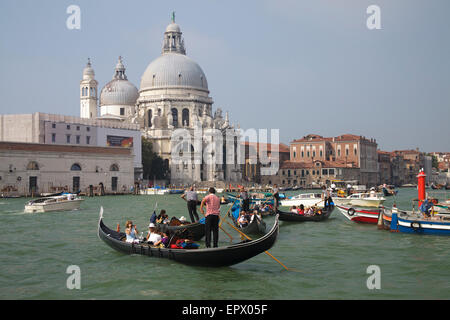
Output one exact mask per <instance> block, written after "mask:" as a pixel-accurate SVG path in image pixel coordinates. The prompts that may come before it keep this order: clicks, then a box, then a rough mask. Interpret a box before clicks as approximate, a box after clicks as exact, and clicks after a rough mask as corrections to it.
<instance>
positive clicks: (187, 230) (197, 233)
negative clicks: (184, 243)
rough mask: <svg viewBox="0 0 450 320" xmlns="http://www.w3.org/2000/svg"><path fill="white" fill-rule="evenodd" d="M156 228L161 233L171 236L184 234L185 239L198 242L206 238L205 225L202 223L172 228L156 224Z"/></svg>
mask: <svg viewBox="0 0 450 320" xmlns="http://www.w3.org/2000/svg"><path fill="white" fill-rule="evenodd" d="M156 228H157V230H158V231H161V232H169V233H170V234H174V233H178V234H180V233H182V234H183V238H186V239H191V240H194V241H198V240H200V239H201V238H203V237H204V236H205V225H204V224H203V223H200V222H195V223H190V224H184V225H179V226H170V225H168V224H161V223H156Z"/></svg>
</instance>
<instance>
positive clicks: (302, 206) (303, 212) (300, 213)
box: [297, 204, 305, 216]
mask: <svg viewBox="0 0 450 320" xmlns="http://www.w3.org/2000/svg"><path fill="white" fill-rule="evenodd" d="M297 213H298V214H299V215H301V216H304V215H305V206H304V205H303V204H300V206H299V207H298V209H297Z"/></svg>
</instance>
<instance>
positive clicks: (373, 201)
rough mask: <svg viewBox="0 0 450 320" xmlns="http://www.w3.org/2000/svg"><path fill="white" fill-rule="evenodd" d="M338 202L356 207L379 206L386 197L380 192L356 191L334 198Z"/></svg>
mask: <svg viewBox="0 0 450 320" xmlns="http://www.w3.org/2000/svg"><path fill="white" fill-rule="evenodd" d="M333 201H334V202H335V203H336V204H340V205H349V206H352V207H354V206H356V207H376V208H377V207H379V206H380V205H382V204H383V202H384V201H386V199H385V198H384V197H382V196H380V195H379V194H370V193H354V194H351V195H350V196H348V197H345V198H333Z"/></svg>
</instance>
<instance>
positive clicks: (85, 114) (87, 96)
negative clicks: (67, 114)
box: [80, 58, 98, 119]
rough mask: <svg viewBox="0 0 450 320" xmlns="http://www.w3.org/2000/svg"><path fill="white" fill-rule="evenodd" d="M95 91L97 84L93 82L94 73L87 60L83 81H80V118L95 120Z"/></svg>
mask: <svg viewBox="0 0 450 320" xmlns="http://www.w3.org/2000/svg"><path fill="white" fill-rule="evenodd" d="M97 89H98V82H97V80H95V72H94V69H92V66H91V60H90V59H89V58H88V62H87V64H86V67H85V68H84V70H83V80H81V81H80V117H81V118H90V119H95V118H97Z"/></svg>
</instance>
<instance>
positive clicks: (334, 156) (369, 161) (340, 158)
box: [290, 134, 378, 186]
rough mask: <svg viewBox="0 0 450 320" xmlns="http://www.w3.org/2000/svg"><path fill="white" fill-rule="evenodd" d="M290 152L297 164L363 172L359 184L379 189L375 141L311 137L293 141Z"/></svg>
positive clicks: (350, 136)
mask: <svg viewBox="0 0 450 320" xmlns="http://www.w3.org/2000/svg"><path fill="white" fill-rule="evenodd" d="M290 151H291V161H293V162H303V163H313V162H314V161H316V160H320V161H325V162H326V161H329V162H337V163H340V164H341V163H343V164H344V166H345V167H348V168H358V169H359V177H358V179H357V180H358V181H359V183H360V184H363V185H368V186H369V185H376V184H377V182H378V156H377V143H376V140H375V139H367V138H365V137H362V136H357V135H352V134H344V135H340V136H338V137H331V138H329V137H322V136H320V135H316V134H309V135H307V136H304V137H303V138H301V139H296V140H294V141H292V142H291V144H290ZM352 172H353V171H352ZM348 180H352V179H348Z"/></svg>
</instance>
